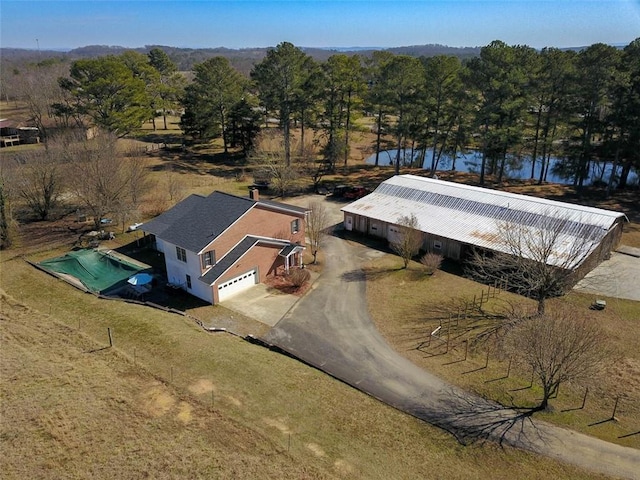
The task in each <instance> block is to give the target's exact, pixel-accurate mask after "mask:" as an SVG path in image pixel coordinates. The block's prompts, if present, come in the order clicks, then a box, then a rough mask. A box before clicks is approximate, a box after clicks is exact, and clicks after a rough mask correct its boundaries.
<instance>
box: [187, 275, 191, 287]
mask: <svg viewBox="0 0 640 480" xmlns="http://www.w3.org/2000/svg"><path fill="white" fill-rule="evenodd" d="M187 288H188V289H189V290H191V275H187Z"/></svg>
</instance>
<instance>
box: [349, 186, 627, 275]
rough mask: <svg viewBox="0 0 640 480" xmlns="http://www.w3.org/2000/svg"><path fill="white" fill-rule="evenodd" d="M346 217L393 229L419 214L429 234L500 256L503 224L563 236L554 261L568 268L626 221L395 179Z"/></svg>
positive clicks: (604, 213)
mask: <svg viewBox="0 0 640 480" xmlns="http://www.w3.org/2000/svg"><path fill="white" fill-rule="evenodd" d="M342 211H343V212H345V213H351V214H355V215H362V216H366V217H368V218H371V219H375V220H379V221H382V222H386V223H390V224H397V223H398V221H399V219H400V217H402V216H410V215H411V214H414V215H415V216H416V218H417V220H418V223H419V226H420V230H422V231H423V232H425V233H428V234H431V235H436V236H440V237H443V238H448V239H452V240H455V241H457V242H461V243H465V244H469V245H474V246H478V247H482V248H486V249H490V250H498V251H506V247H505V246H504V245H503V244H502V242H501V241H500V237H499V235H498V234H499V225H500V224H505V223H509V224H514V225H520V226H522V227H525V228H532V229H547V230H549V229H552V230H560V231H561V237H562V238H561V239H560V241H559V242H558V244H559V245H561V246H562V247H561V248H562V250H563V251H558V252H556V255H555V257H556V258H555V260H552V263H554V264H556V265H563V258H566V255H567V253H568V252H569V251H572V250H575V248H576V245H578V246H579V248H582V249H583V255H581V257H582V256H584V255H586V254H589V253H590V252H591V251H592V250H593V249H594V248H595V247H596V246H597V244H598V243H599V242H600V241H601V240H602V239H603V237H604V236H605V235H606V234H607V232H608V231H609V230H610V228H611V227H612V226H613V225H614V224H615V223H616V221H617V220H618V219H619V218H624V216H625V215H624V214H622V213H618V212H612V211H609V210H603V209H599V208H593V207H587V206H583V205H574V204H569V203H564V202H558V201H554V200H548V199H545V198H537V197H531V196H527V195H520V194H516V193H510V192H503V191H498V190H490V189H487V188H481V187H475V186H470V185H464V184H459V183H453V182H447V181H443V180H437V179H433V178H426V177H419V176H415V175H398V176H395V177H392V178H390V179H388V180H386V181H384V182H383V183H381V184H380V185H379V186H378V188H376V190H375V191H374V192H373V193H371V194H369V195H367V196H366V197H363V198H361V199H359V200H357V201H355V202H353V203H351V204H349V205H347V206H345V207H343V208H342ZM563 266H564V265H563ZM565 267H566V266H565ZM572 267H575V265H573V266H572Z"/></svg>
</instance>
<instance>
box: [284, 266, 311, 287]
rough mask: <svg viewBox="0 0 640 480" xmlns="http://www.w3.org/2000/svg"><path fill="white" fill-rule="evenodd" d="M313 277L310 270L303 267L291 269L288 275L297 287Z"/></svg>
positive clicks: (292, 283)
mask: <svg viewBox="0 0 640 480" xmlns="http://www.w3.org/2000/svg"><path fill="white" fill-rule="evenodd" d="M310 278H311V274H310V273H309V271H308V270H305V269H303V268H294V269H291V270H289V275H287V279H288V280H289V281H290V282H291V285H293V286H294V287H296V288H300V287H301V286H302V285H304V284H305V283H306V282H308V281H309V279H310Z"/></svg>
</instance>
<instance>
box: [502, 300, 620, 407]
mask: <svg viewBox="0 0 640 480" xmlns="http://www.w3.org/2000/svg"><path fill="white" fill-rule="evenodd" d="M505 347H506V349H507V350H508V352H509V353H510V354H511V355H512V356H513V358H514V359H516V360H517V361H519V362H520V363H521V364H524V365H526V366H527V367H528V368H530V369H532V371H533V373H534V375H535V376H536V377H537V378H538V380H539V381H540V384H541V386H542V391H543V396H542V400H541V402H540V405H538V406H537V407H536V408H535V410H545V409H546V408H547V407H548V404H549V399H550V398H552V397H553V396H555V395H556V394H557V392H558V388H559V387H560V385H561V384H563V383H568V382H582V381H588V380H591V379H592V378H593V377H594V376H595V375H597V374H598V373H600V372H602V371H603V370H604V369H605V367H606V366H607V363H608V361H610V360H611V359H612V358H613V352H612V350H611V348H610V347H609V345H608V343H607V338H606V336H605V335H604V333H603V330H602V329H601V328H600V327H599V325H598V323H597V322H596V321H595V320H593V319H589V320H587V319H586V318H585V315H584V314H578V313H576V312H575V311H574V310H569V309H568V308H565V309H560V310H557V311H554V312H547V313H545V314H543V315H536V316H534V317H531V318H525V319H519V320H517V321H516V323H515V326H513V328H511V329H510V330H509V333H508V334H507V338H506V340H505Z"/></svg>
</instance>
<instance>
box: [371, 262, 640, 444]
mask: <svg viewBox="0 0 640 480" xmlns="http://www.w3.org/2000/svg"><path fill="white" fill-rule="evenodd" d="M401 265H402V262H401V260H400V259H399V258H398V257H396V256H393V255H386V256H384V257H382V258H380V259H377V260H374V261H372V262H371V264H370V265H369V266H368V268H367V269H366V272H367V278H368V283H367V294H368V301H369V310H370V312H371V315H372V317H373V318H374V320H375V321H376V325H377V327H378V329H379V330H380V331H381V333H382V334H383V335H384V336H385V338H386V339H387V340H388V341H389V343H390V344H391V345H393V346H394V348H395V349H396V350H397V351H398V352H400V353H401V354H402V355H404V356H406V357H407V358H409V359H410V360H411V361H412V362H414V363H415V364H417V365H419V366H421V367H423V368H425V369H427V370H430V371H432V372H434V373H436V374H438V375H439V376H441V377H442V378H444V379H446V380H448V381H450V382H452V383H454V384H457V385H460V386H462V387H463V388H466V389H469V390H472V391H474V392H476V393H478V394H479V395H482V396H484V397H487V398H491V399H494V400H496V401H499V402H501V403H503V404H505V405H514V406H520V407H531V406H535V405H536V404H537V403H538V402H539V400H540V398H541V391H540V389H539V388H538V387H537V385H536V384H535V383H534V385H533V386H531V387H530V388H529V385H530V384H531V372H530V370H528V369H526V368H524V367H522V368H520V367H518V366H517V365H516V364H515V363H513V362H512V365H511V369H510V370H509V359H508V358H505V357H504V356H503V355H501V353H500V349H499V348H498V345H497V343H496V338H495V336H493V337H488V338H483V337H482V336H479V335H481V334H482V332H484V331H487V330H488V329H491V328H492V327H495V326H496V325H497V324H498V323H499V322H500V320H499V319H498V320H496V319H495V318H493V317H495V316H498V317H499V316H500V315H504V313H505V312H508V311H509V309H511V308H513V307H514V306H515V305H518V306H520V307H524V308H525V309H527V310H529V311H535V304H534V302H532V301H531V300H528V299H525V298H522V297H520V296H518V295H514V294H511V293H508V292H501V293H499V294H497V295H495V297H493V298H490V299H489V301H488V303H485V304H483V307H482V309H483V313H482V314H480V313H479V312H474V313H473V314H472V313H471V311H470V310H469V312H468V318H466V319H465V318H464V314H462V315H461V317H462V318H460V320H456V319H457V317H458V312H464V307H461V306H462V305H464V303H465V301H466V302H467V303H468V302H471V301H472V300H473V297H474V295H475V296H476V298H477V299H479V298H480V296H481V292H483V291H484V296H485V297H486V293H487V287H486V286H484V285H481V284H478V283H475V282H473V281H471V280H468V279H465V278H462V277H459V276H457V275H453V274H450V273H446V272H442V271H439V272H437V273H436V274H435V275H434V276H432V277H428V276H425V275H423V274H421V273H420V270H421V268H420V266H419V264H416V263H412V264H410V268H409V269H408V270H402V269H400V267H401ZM592 301H593V296H592V295H583V294H578V293H573V292H572V293H570V294H569V295H567V296H566V297H563V298H557V299H552V300H550V301H549V307H548V308H553V305H554V304H557V303H565V304H566V303H569V304H571V305H572V306H573V307H574V308H575V309H576V311H579V312H583V314H584V315H585V316H587V317H592V318H594V319H596V320H597V321H598V322H599V323H601V324H602V326H603V328H604V330H605V331H606V333H607V335H608V336H609V337H610V341H611V342H612V343H613V344H614V345H615V347H616V353H617V354H618V355H620V360H618V361H617V362H616V363H615V366H614V368H613V370H612V371H611V372H610V373H609V374H608V375H607V376H606V377H605V378H603V379H600V380H598V381H596V382H594V384H593V385H590V394H589V396H588V397H587V402H586V407H585V408H584V409H578V407H580V406H581V404H582V400H583V396H584V392H585V387H584V386H581V385H574V386H571V385H562V386H561V387H560V393H559V395H558V398H556V399H553V400H552V401H551V406H552V408H553V410H552V411H551V412H545V413H543V414H536V415H537V416H539V417H540V418H544V419H545V420H548V421H550V422H553V423H557V424H559V425H565V426H568V427H571V428H572V429H575V430H578V431H581V432H583V433H586V434H588V435H592V436H596V437H599V438H602V439H604V440H607V441H611V442H615V443H619V444H621V445H626V446H631V447H635V448H639V447H640V436H638V435H632V436H627V437H624V436H625V435H627V434H630V433H634V432H637V431H639V430H640V335H639V334H640V302H633V301H629V300H619V299H607V308H606V309H605V310H604V311H599V312H595V311H593V310H590V309H589V306H590V305H591V303H592ZM460 307H461V308H460ZM459 308H460V310H459ZM450 319H451V320H450ZM438 326H442V327H441V330H440V335H439V337H434V338H433V339H432V340H431V342H430V343H427V342H428V339H429V333H430V332H432V331H433V330H434V329H435V328H437V327H438ZM447 332H448V334H447ZM447 337H448V338H449V349H448V351H447V345H446V343H447ZM466 342H469V346H468V347H467V345H466ZM418 347H420V348H418ZM467 348H468V350H467ZM465 351H467V360H466V361H465V360H464V358H465ZM487 351H489V363H488V365H487V367H486V368H485V365H486V362H487ZM507 370H509V377H508V378H505V377H506V374H507ZM616 397H620V400H619V406H618V410H617V412H616V417H617V419H618V421H616V422H604V423H600V424H597V425H593V424H594V423H596V422H600V421H602V420H606V419H607V418H610V417H611V414H612V411H613V404H614V402H615V398H616ZM621 437H622V438H621Z"/></svg>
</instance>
